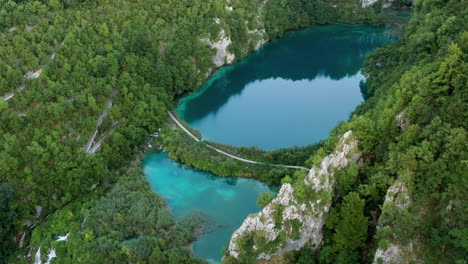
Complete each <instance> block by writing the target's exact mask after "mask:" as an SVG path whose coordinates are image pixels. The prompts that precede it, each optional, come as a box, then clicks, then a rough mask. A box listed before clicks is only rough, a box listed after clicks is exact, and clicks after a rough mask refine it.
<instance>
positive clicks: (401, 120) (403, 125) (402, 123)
mask: <svg viewBox="0 0 468 264" xmlns="http://www.w3.org/2000/svg"><path fill="white" fill-rule="evenodd" d="M395 121H396V123H397V126H398V127H399V128H400V129H401V130H402V131H406V129H407V128H408V127H409V126H410V125H411V122H410V121H409V119H408V118H407V117H406V109H405V110H403V111H401V112H400V113H399V114H398V115H397V116H396V117H395Z"/></svg>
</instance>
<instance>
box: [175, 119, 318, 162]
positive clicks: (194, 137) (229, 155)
mask: <svg viewBox="0 0 468 264" xmlns="http://www.w3.org/2000/svg"><path fill="white" fill-rule="evenodd" d="M168 113H169V116H170V117H171V119H172V120H173V121H174V122H175V123H176V125H177V126H178V127H180V128H181V129H182V130H183V131H184V132H185V133H186V134H187V135H189V136H190V137H191V138H193V139H194V140H195V141H196V142H200V141H201V142H202V143H203V144H205V145H206V146H207V147H209V148H211V149H213V150H215V151H216V152H218V153H221V154H223V155H224V156H227V157H230V158H233V159H236V160H239V161H242V162H246V163H251V164H261V165H270V166H275V167H285V168H289V169H298V170H307V171H309V169H308V168H306V167H302V166H294V165H282V164H269V163H264V162H258V161H254V160H248V159H243V158H241V157H238V156H235V155H232V154H229V153H227V152H225V151H222V150H220V149H218V148H215V147H213V146H211V145H209V144H207V143H206V142H204V141H202V140H201V139H199V138H197V137H196V136H194V135H193V134H192V133H191V132H190V131H189V130H188V129H187V128H185V127H184V125H182V124H181V123H180V122H179V120H177V118H175V116H174V115H173V114H172V113H171V112H170V111H168Z"/></svg>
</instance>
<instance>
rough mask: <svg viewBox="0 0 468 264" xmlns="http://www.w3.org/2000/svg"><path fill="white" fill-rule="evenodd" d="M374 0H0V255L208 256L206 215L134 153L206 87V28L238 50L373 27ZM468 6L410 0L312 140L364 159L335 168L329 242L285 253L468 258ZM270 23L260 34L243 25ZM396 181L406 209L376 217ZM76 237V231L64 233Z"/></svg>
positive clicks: (335, 257) (322, 259)
mask: <svg viewBox="0 0 468 264" xmlns="http://www.w3.org/2000/svg"><path fill="white" fill-rule="evenodd" d="M403 2H405V1H397V4H400V3H403ZM379 4H380V3H378V4H376V5H374V6H373V7H369V8H366V9H363V8H361V3H360V1H358V0H330V1H328V0H313V1H312V0H270V1H268V2H266V3H265V2H262V1H254V0H236V1H230V2H226V1H198V0H195V1H194V0H182V1H175V0H144V1H143V0H137V1H130V0H116V1H104V0H88V1H78V0H42V1H11V0H10V1H7V0H1V1H0V96H1V97H3V100H1V99H0V137H1V140H0V207H1V213H0V227H1V228H0V241H1V242H0V243H1V244H0V262H8V263H29V262H30V259H28V258H25V257H24V256H27V255H28V253H31V255H32V257H34V254H35V253H36V250H38V249H39V248H42V252H43V253H42V254H43V259H45V258H46V257H45V256H44V255H46V253H48V252H50V250H51V248H55V249H56V251H57V255H58V256H59V257H58V258H57V259H54V263H127V262H129V263H130V262H131V263H197V262H203V261H201V260H197V259H196V258H195V257H193V256H192V254H191V252H190V250H189V249H187V245H189V243H190V242H192V241H193V240H194V239H195V238H196V236H197V234H199V232H201V231H202V230H203V228H204V227H203V223H204V217H203V215H191V216H189V217H187V219H181V220H179V221H178V222H177V223H176V222H175V221H174V219H173V216H172V215H171V214H170V212H168V210H167V209H166V208H165V202H164V199H163V198H162V197H159V196H157V195H156V194H154V193H153V192H152V191H151V190H150V187H149V185H148V184H147V182H146V179H145V178H144V176H143V175H142V171H141V169H140V168H139V166H140V165H139V163H138V162H134V163H132V164H131V163H130V161H132V160H138V159H139V158H140V157H139V156H138V153H139V152H140V150H141V148H142V144H143V142H145V141H146V140H147V139H148V137H149V135H150V134H151V133H152V132H154V131H156V130H157V129H158V128H161V127H163V128H166V127H167V125H168V124H167V110H170V109H172V108H173V106H174V104H175V102H176V99H177V98H178V97H180V96H181V95H184V94H186V93H188V92H190V91H193V90H195V89H197V88H198V87H200V85H201V84H202V83H203V82H204V81H205V80H206V78H207V76H208V75H209V73H210V72H211V71H212V70H213V69H214V67H215V66H214V65H213V61H212V56H213V55H214V54H215V51H214V50H213V49H211V48H210V46H209V45H208V44H207V43H206V41H202V39H210V40H216V39H218V38H219V32H220V31H221V29H224V30H225V31H226V32H227V34H228V35H229V36H230V39H231V40H232V44H231V45H230V46H229V50H230V51H231V52H232V53H233V54H235V56H236V59H240V58H242V57H243V56H245V55H246V54H247V53H248V52H250V51H252V50H253V49H254V47H255V43H254V42H255V40H258V38H261V37H263V38H264V39H265V40H270V39H274V38H277V37H280V36H282V34H284V33H285V32H287V31H288V30H294V29H299V28H304V27H309V26H313V25H316V24H326V23H332V22H342V23H376V24H381V19H382V17H383V16H382V15H381V13H379V12H380V11H381V10H380V5H379ZM403 4H405V3H403ZM334 6H336V7H334ZM467 6H468V2H467V1H466V0H416V1H415V3H414V5H413V18H412V20H411V22H410V24H409V26H408V29H407V33H406V35H405V37H404V38H403V39H402V40H400V41H398V42H396V43H394V44H392V45H389V46H385V47H382V48H380V49H378V50H377V51H376V52H374V53H373V54H372V55H371V56H370V57H369V58H368V59H367V61H366V64H365V67H364V72H365V74H366V75H367V77H368V80H367V84H366V89H367V94H369V99H368V100H367V101H366V102H365V103H364V104H363V105H361V106H359V107H358V108H357V109H356V111H355V112H354V113H353V115H352V118H351V120H350V122H347V123H344V124H341V125H340V126H339V127H337V128H336V129H335V130H334V131H333V132H332V135H331V137H330V138H329V139H328V140H327V141H325V142H324V143H323V146H321V149H319V150H318V151H315V147H314V149H310V150H306V152H305V153H308V154H307V155H311V154H312V152H314V153H315V152H316V153H315V154H314V155H313V156H312V157H311V158H310V159H309V160H308V161H307V162H306V164H307V165H309V166H311V165H313V164H314V163H315V162H316V161H317V160H320V158H322V157H324V156H325V155H326V154H327V153H329V152H331V151H332V149H333V148H334V146H335V145H336V142H337V141H338V138H339V136H340V135H342V134H343V133H344V132H345V131H347V130H349V129H351V130H353V131H354V133H355V135H356V136H357V137H358V139H359V149H360V150H361V151H362V153H363V154H362V157H363V159H362V161H361V166H360V167H359V168H356V167H350V168H349V169H347V170H346V171H344V172H342V173H340V174H339V175H337V186H336V191H335V195H334V197H333V206H332V210H331V212H330V214H329V217H328V219H327V223H326V229H325V230H324V245H323V247H322V249H321V250H320V251H319V252H311V251H310V250H308V249H306V248H305V249H303V250H301V251H300V252H296V253H293V254H290V255H287V256H285V258H284V260H285V261H287V262H295V263H314V262H316V263H353V262H366V263H369V262H371V261H372V259H373V255H374V253H375V250H376V249H377V248H385V247H388V245H389V244H390V243H394V244H401V245H403V247H405V246H407V245H408V244H409V243H413V244H415V245H417V247H415V248H416V250H415V252H413V254H414V255H415V256H417V257H418V258H420V261H423V262H426V263H465V262H466V260H465V255H466V250H467V247H468V246H467V240H466V238H467V237H468V235H467V229H466V222H467V219H466V210H467V208H466V200H467V199H466V198H467V197H466V194H465V190H466V189H467V186H468V183H467V177H466V176H467V175H466V171H467V169H466V162H464V161H466V159H467V157H466V153H468V152H467V143H466V142H467V140H466V128H467V114H466V113H467V109H466V105H467V92H466V84H467V77H466V73H467V72H468V67H467V64H466V52H467V50H468V33H467V32H466V25H467V24H468V23H467V22H468V21H467V16H468V10H467ZM227 7H232V11H231V9H230V8H227ZM215 19H219V21H220V23H216V22H215V21H216V20H215ZM262 28H264V29H265V33H264V36H258V35H252V34H249V32H252V31H255V30H260V29H262ZM397 116H400V118H399V120H402V121H401V122H400V124H398V122H396V121H395V117H397ZM167 134H168V135H167V137H166V138H165V141H164V142H165V143H164V144H166V145H167V146H168V148H171V151H173V152H176V151H177V149H178V148H181V149H183V148H186V147H187V146H192V145H193V143H187V142H186V140H187V139H184V138H183V135H180V134H178V133H177V132H176V131H172V132H167ZM225 147H226V148H229V146H225ZM198 149H199V150H198ZM198 149H197V147H196V146H195V147H194V149H191V152H189V151H187V152H183V153H188V154H186V155H187V156H186V157H185V158H184V157H178V158H179V159H180V160H182V161H184V162H187V163H191V164H190V165H192V166H196V167H202V166H204V164H205V165H206V164H208V163H207V161H206V160H204V159H198V160H196V159H195V158H194V157H197V156H196V155H195V154H193V153H195V150H197V151H200V152H202V153H204V154H206V157H210V159H212V160H210V162H213V161H215V162H218V161H220V158H219V157H216V156H211V154H210V152H207V150H204V149H203V148H201V147H199V148H198ZM203 151H205V152H203ZM236 151H239V153H240V154H242V155H245V156H247V157H248V156H249V155H258V152H257V150H255V149H238V150H236ZM180 153H182V151H181V152H180ZM287 153H290V154H284V153H282V152H278V153H269V154H262V155H263V156H261V158H262V159H264V160H265V161H269V160H273V161H281V163H282V162H283V161H291V162H292V163H295V164H298V163H302V162H304V160H306V159H307V158H305V157H304V156H303V153H304V152H302V151H299V152H294V151H292V152H287ZM291 153H292V154H291ZM294 153H295V154H296V155H295V154H294ZM173 155H174V157H175V156H177V155H175V154H173ZM288 155H290V156H289V157H288ZM198 157H200V156H198ZM221 162H226V163H230V162H231V161H221ZM231 163H232V162H231ZM278 163H279V162H278ZM228 165H229V164H228ZM228 165H226V166H224V167H220V168H216V169H217V170H218V171H215V172H216V173H218V174H220V175H237V176H251V177H254V176H255V177H258V174H255V173H254V172H256V171H257V168H255V169H249V168H242V169H243V170H244V171H240V170H239V166H238V165H236V164H235V162H233V163H232V164H230V165H229V166H228ZM205 169H209V168H205ZM236 170H237V171H236ZM261 170H265V172H264V174H260V175H265V176H262V177H258V178H259V179H261V180H263V181H265V182H268V183H271V184H277V185H278V184H280V183H282V182H293V181H294V180H295V178H300V177H301V175H290V173H287V172H284V171H279V172H275V171H274V170H275V169H273V170H269V169H265V168H262V169H261ZM236 173H237V174H236ZM248 173H250V174H248ZM285 175H287V176H288V177H285ZM263 177H265V178H263ZM268 177H269V178H268ZM283 177H284V178H283ZM396 180H398V181H401V182H402V183H404V184H405V186H407V189H408V192H409V195H410V199H411V205H410V206H409V207H408V208H406V209H404V210H395V209H394V208H393V209H392V208H390V210H387V211H386V214H385V218H382V217H380V220H378V221H377V218H378V216H379V214H380V213H381V211H382V208H381V205H382V203H383V201H384V198H385V194H386V191H387V189H388V187H389V186H391V185H392V184H393V183H394V181H396ZM377 222H379V223H377ZM377 224H379V225H380V226H381V227H380V228H379V230H378V231H377V229H376V226H377ZM68 232H72V234H71V235H70V236H69V238H68V241H67V242H66V243H65V242H62V241H54V239H55V238H56V236H63V235H65V234H66V233H68ZM416 234H417V235H416ZM246 259H249V258H246ZM250 259H251V258H250Z"/></svg>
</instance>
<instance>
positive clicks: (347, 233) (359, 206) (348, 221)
mask: <svg viewBox="0 0 468 264" xmlns="http://www.w3.org/2000/svg"><path fill="white" fill-rule="evenodd" d="M364 204H365V200H364V199H361V198H360V197H359V194H358V193H355V192H351V193H349V194H348V195H347V196H346V197H345V198H344V200H343V204H342V205H341V208H340V213H339V217H340V219H339V220H338V223H337V225H336V229H335V234H334V235H333V241H334V243H335V247H336V248H337V249H338V250H341V249H351V250H354V249H357V248H360V247H362V246H363V245H364V242H365V240H366V238H367V217H366V216H364Z"/></svg>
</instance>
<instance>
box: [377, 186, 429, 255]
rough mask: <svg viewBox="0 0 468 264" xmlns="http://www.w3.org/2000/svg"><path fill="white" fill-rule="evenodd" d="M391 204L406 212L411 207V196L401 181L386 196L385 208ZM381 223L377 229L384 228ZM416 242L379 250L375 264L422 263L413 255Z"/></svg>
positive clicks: (390, 245)
mask: <svg viewBox="0 0 468 264" xmlns="http://www.w3.org/2000/svg"><path fill="white" fill-rule="evenodd" d="M390 203H393V206H394V207H396V208H398V209H399V210H404V209H406V208H408V206H410V205H411V200H410V196H409V193H408V189H407V188H406V185H405V184H404V183H402V182H400V181H398V180H397V181H396V182H395V183H394V184H393V185H392V186H390V187H389V188H388V190H387V194H386V196H385V201H384V204H383V205H384V207H385V205H387V206H389V205H390ZM384 214H385V210H384V211H383V212H382V215H384ZM382 226H383V225H382V224H381V223H380V224H379V225H378V226H377V229H379V228H380V227H382ZM414 243H415V241H412V242H410V243H409V244H408V246H402V245H400V244H398V243H393V242H392V243H390V244H389V246H388V247H387V248H386V249H382V248H379V249H377V251H376V252H375V255H374V261H373V264H378V263H383V264H399V263H408V261H410V260H411V261H413V262H414V263H421V262H420V261H419V260H418V259H417V258H416V255H415V254H413V244H414Z"/></svg>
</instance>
